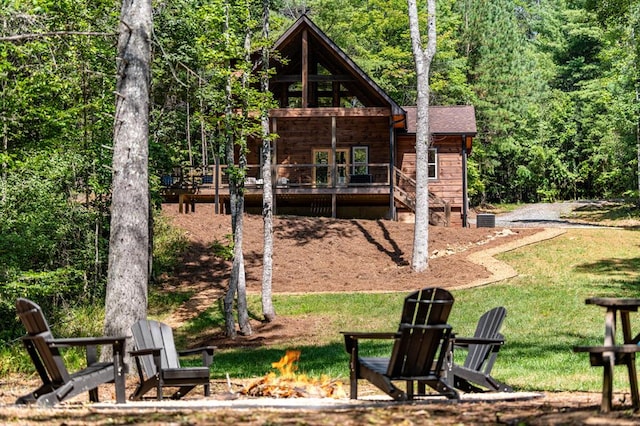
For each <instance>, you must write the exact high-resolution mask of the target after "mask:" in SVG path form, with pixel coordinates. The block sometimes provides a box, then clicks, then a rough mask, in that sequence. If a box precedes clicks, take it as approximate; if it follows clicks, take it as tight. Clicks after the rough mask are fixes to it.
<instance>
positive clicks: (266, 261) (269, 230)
mask: <svg viewBox="0 0 640 426" xmlns="http://www.w3.org/2000/svg"><path fill="white" fill-rule="evenodd" d="M262 38H263V39H264V41H265V42H266V40H268V39H269V1H268V0H263V2H262ZM260 90H261V91H262V93H263V94H264V95H267V93H269V48H268V47H267V46H266V43H265V46H263V47H262V75H261V77H260ZM260 120H261V123H260V124H261V127H262V181H263V185H262V188H263V189H262V221H263V223H264V231H263V236H264V249H263V255H262V315H263V316H264V320H265V321H266V322H271V321H273V320H274V319H275V317H276V311H275V309H274V307H273V300H272V297H271V291H272V281H273V186H272V181H271V129H269V110H268V108H267V105H266V104H265V103H264V102H263V108H262V111H261V116H260Z"/></svg>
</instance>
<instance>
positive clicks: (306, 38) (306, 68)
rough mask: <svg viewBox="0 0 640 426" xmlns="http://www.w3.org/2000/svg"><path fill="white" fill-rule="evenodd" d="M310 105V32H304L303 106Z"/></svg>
mask: <svg viewBox="0 0 640 426" xmlns="http://www.w3.org/2000/svg"><path fill="white" fill-rule="evenodd" d="M307 107H309V32H308V31H307V30H304V31H303V32H302V108H307Z"/></svg>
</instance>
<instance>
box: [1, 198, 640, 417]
mask: <svg viewBox="0 0 640 426" xmlns="http://www.w3.org/2000/svg"><path fill="white" fill-rule="evenodd" d="M163 211H164V213H165V214H166V215H167V216H168V217H169V218H170V219H171V221H172V223H173V224H174V225H176V226H178V227H179V228H180V229H182V230H183V232H184V233H185V235H186V236H187V237H188V239H189V241H190V247H189V249H188V250H187V252H186V253H185V257H184V262H183V263H182V264H181V265H180V266H179V267H178V268H177V269H176V270H175V271H174V272H173V273H172V274H171V275H170V276H164V277H161V280H160V282H161V286H162V287H163V289H164V290H165V291H172V290H174V289H176V288H179V289H181V290H184V289H186V288H188V289H191V290H194V294H195V296H194V297H193V298H192V299H190V300H189V301H188V302H187V303H185V305H184V306H183V307H182V308H181V309H179V310H178V312H177V313H176V314H175V315H173V316H172V317H171V318H170V319H169V320H168V321H167V322H169V323H171V325H172V326H174V327H177V326H180V325H181V324H182V323H183V322H184V321H185V320H187V319H189V318H191V317H192V316H194V315H197V313H198V312H199V311H200V310H201V309H204V308H205V307H207V306H210V304H211V301H212V300H215V299H217V298H219V297H221V296H222V295H223V292H224V289H225V286H226V284H227V282H228V271H229V263H228V262H225V261H223V260H221V259H220V258H218V257H214V256H213V255H212V254H211V253H212V250H211V246H212V245H213V244H214V242H216V241H218V242H220V243H223V244H226V243H227V242H228V239H227V238H228V237H227V236H228V235H229V234H230V233H231V231H230V229H231V225H230V218H229V216H220V215H215V214H214V213H213V206H212V205H206V204H198V205H197V208H196V212H195V213H189V214H179V213H178V208H177V206H176V205H175V204H168V205H165V206H163ZM244 227H245V239H244V242H243V246H244V253H245V264H246V276H247V286H248V291H250V292H258V291H259V290H260V282H261V274H262V219H261V218H260V217H257V216H246V217H245V218H244ZM274 231H275V243H274V272H273V291H274V293H308V292H340V291H348V292H351V291H407V292H408V291H412V290H416V289H419V288H422V287H426V286H439V287H444V288H460V287H464V286H467V285H469V284H471V283H486V282H490V281H492V279H493V278H495V277H497V278H504V277H505V276H508V274H509V268H508V266H506V265H504V266H505V268H504V270H501V267H500V266H496V263H499V262H494V263H493V264H492V265H489V264H484V263H485V262H484V261H483V260H482V259H485V258H488V257H489V256H486V257H483V256H481V254H482V253H490V254H494V253H496V252H498V251H501V250H502V249H503V248H512V247H515V246H517V245H520V244H522V243H529V242H534V241H535V240H536V239H544V238H548V237H549V236H546V235H547V234H545V231H544V230H542V229H532V228H527V229H506V230H505V229H502V228H480V229H478V228H468V229H455V228H435V227H431V228H430V232H429V253H430V257H431V259H430V261H429V269H428V271H426V272H424V273H420V274H416V273H413V272H411V270H410V267H409V263H410V260H411V259H410V256H411V252H412V240H413V225H412V224H409V223H398V222H390V221H366V220H332V219H318V218H297V217H296V218H294V217H291V218H287V217H279V218H276V219H275V224H274ZM551 235H554V234H551ZM536 236H538V237H536ZM505 274H506V275H505ZM301 321H302V320H301ZM305 325H306V324H303V323H297V322H291V321H279V322H278V320H276V324H271V325H269V326H267V325H264V324H262V323H260V322H258V321H255V322H254V323H253V324H252V326H253V331H254V335H253V336H250V337H243V336H240V337H239V338H237V339H236V340H233V341H231V340H228V339H224V337H223V336H221V335H219V334H218V335H210V336H206V343H208V344H215V345H217V346H218V347H229V346H236V345H238V346H251V345H252V344H260V345H268V344H271V343H278V342H281V341H285V340H286V339H287V338H288V337H289V336H293V335H296V336H299V335H300V333H301V332H309V333H311V331H310V330H312V329H313V327H305ZM275 329H277V332H274V331H273V330H275ZM36 382H37V381H35V379H34V378H30V379H29V380H25V379H24V378H15V379H14V378H2V379H0V404H1V405H0V424H28V425H36V424H38V425H40V424H59V425H80V424H89V423H92V424H105V425H106V424H145V425H161V424H180V425H192V424H193V425H196V424H197V425H201V424H207V425H209V424H211V425H213V424H237V425H240V424H242V425H321V424H341V425H342V424H344V425H360V424H385V425H386V424H403V425H416V424H442V425H453V424H467V425H475V424H514V425H515V424H519V425H520V424H522V425H526V424H532V425H533V424H536V425H546V424H576V425H578V424H613V423H615V424H640V415H637V414H634V413H632V412H631V411H630V410H629V406H630V403H629V396H628V394H627V395H624V394H620V395H616V396H615V401H614V404H615V405H616V409H615V410H614V411H613V412H612V413H610V414H608V415H606V416H605V415H600V414H598V406H599V403H600V394H599V393H545V394H544V395H543V396H542V397H540V398H533V399H526V400H519V401H492V402H486V401H484V402H482V401H481V402H463V403H460V404H451V403H432V402H430V403H428V404H424V403H405V404H395V403H388V404H382V405H376V404H373V405H362V406H354V407H353V408H349V409H344V408H340V409H322V410H321V411H318V410H309V409H303V408H301V409H295V410H293V409H286V410H279V409H252V410H233V409H214V410H202V409H199V410H189V409H179V410H170V411H160V410H146V411H144V410H139V409H135V408H119V409H118V410H113V409H108V410H106V411H105V410H101V409H96V408H92V407H91V406H90V405H84V404H83V401H84V399H83V397H78V398H76V399H74V400H73V401H74V402H70V403H66V404H64V406H63V407H62V408H59V409H55V410H36V409H24V408H15V407H12V406H10V405H8V404H12V403H13V401H15V398H16V397H17V396H19V395H21V394H23V393H25V391H28V390H29V389H32V388H33V387H34V386H35V384H36ZM131 382H133V381H131ZM216 386H217V387H218V388H219V389H224V388H225V384H223V383H219V384H214V391H213V394H214V395H216V393H217V392H216ZM112 388H113V387H112V386H111V387H110V388H109V387H107V388H105V390H104V391H103V390H101V394H102V395H103V399H108V396H107V397H105V393H104V392H112ZM128 393H130V392H128ZM198 394H199V392H198ZM219 394H221V395H224V391H223V390H221V391H220V392H219ZM112 397H113V395H112ZM193 397H195V398H201V396H200V395H194V396H193ZM214 398H215V396H214Z"/></svg>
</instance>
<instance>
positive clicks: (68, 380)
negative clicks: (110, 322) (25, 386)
mask: <svg viewBox="0 0 640 426" xmlns="http://www.w3.org/2000/svg"><path fill="white" fill-rule="evenodd" d="M16 310H17V311H18V316H19V317H20V320H21V321H22V324H23V325H24V327H25V328H26V330H27V334H26V335H25V336H24V337H22V342H23V343H24V346H25V348H26V349H27V352H28V353H29V356H30V357H31V360H32V361H33V364H34V366H35V368H36V371H37V372H38V374H39V375H40V378H41V379H42V385H41V386H40V387H39V388H38V389H36V390H34V391H33V392H31V393H29V394H27V395H24V396H21V397H20V398H18V399H17V400H16V404H32V403H36V404H37V405H40V406H43V407H50V406H53V405H55V404H57V403H59V402H62V401H65V400H67V399H70V398H72V397H74V396H76V395H78V394H81V393H83V392H89V399H90V400H91V401H92V402H98V386H99V385H102V384H104V383H115V388H116V402H117V403H124V402H125V374H126V370H125V364H124V362H123V351H124V344H125V339H126V338H125V337H80V338H66V339H56V338H54V337H53V335H52V334H51V330H50V328H49V324H48V323H47V320H46V319H45V317H44V315H43V313H42V309H41V308H40V306H38V305H37V304H35V303H34V302H32V301H31V300H28V299H22V298H20V299H18V300H17V301H16ZM100 345H111V348H112V350H113V361H111V362H98V358H97V347H98V346H100ZM71 346H79V347H84V348H85V350H86V358H87V366H86V367H85V368H84V369H81V370H80V371H77V372H75V373H73V374H70V373H69V371H68V370H67V368H66V367H65V363H64V359H63V357H62V355H61V352H60V349H62V348H67V347H71Z"/></svg>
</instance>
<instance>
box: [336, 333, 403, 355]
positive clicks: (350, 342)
mask: <svg viewBox="0 0 640 426" xmlns="http://www.w3.org/2000/svg"><path fill="white" fill-rule="evenodd" d="M340 333H341V334H342V335H343V336H344V346H345V349H346V351H347V353H350V354H352V356H353V355H354V354H355V355H356V356H357V353H358V340H360V339H387V340H390V339H395V338H396V337H399V336H400V334H399V333H395V332H393V333H392V332H388V331H386V332H385V331H382V332H366V331H363V332H359V331H341V332H340ZM354 349H355V352H354Z"/></svg>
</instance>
